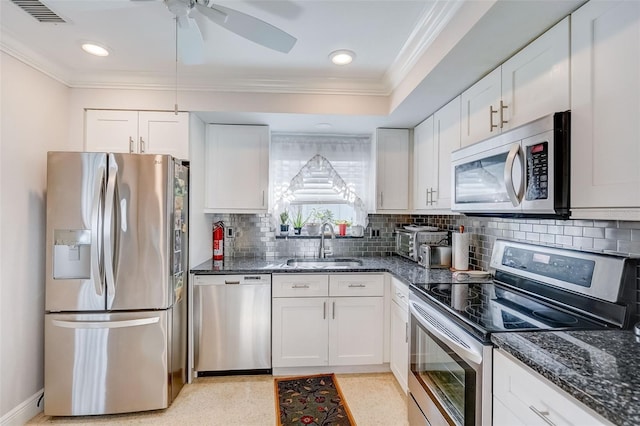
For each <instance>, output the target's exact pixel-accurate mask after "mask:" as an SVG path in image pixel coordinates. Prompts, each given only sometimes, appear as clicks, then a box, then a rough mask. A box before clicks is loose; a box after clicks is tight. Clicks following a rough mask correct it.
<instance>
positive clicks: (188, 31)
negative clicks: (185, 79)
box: [177, 16, 204, 65]
mask: <svg viewBox="0 0 640 426" xmlns="http://www.w3.org/2000/svg"><path fill="white" fill-rule="evenodd" d="M177 25H178V56H179V57H180V60H181V61H182V63H183V64H185V65H196V64H201V63H203V62H204V41H203V39H202V34H201V33H200V29H199V28H198V24H197V23H196V21H195V20H194V19H193V18H191V17H188V16H183V17H179V18H178V24H177Z"/></svg>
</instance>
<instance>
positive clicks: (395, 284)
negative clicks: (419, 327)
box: [391, 277, 409, 310]
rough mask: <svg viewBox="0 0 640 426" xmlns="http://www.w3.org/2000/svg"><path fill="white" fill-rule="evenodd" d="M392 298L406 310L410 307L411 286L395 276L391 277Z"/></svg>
mask: <svg viewBox="0 0 640 426" xmlns="http://www.w3.org/2000/svg"><path fill="white" fill-rule="evenodd" d="M391 300H392V301H394V302H396V303H397V304H398V306H400V307H401V308H403V309H404V310H408V309H409V286H408V285H407V284H405V283H403V282H402V281H400V280H399V279H397V278H395V277H391Z"/></svg>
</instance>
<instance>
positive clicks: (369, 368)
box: [273, 362, 391, 376]
mask: <svg viewBox="0 0 640 426" xmlns="http://www.w3.org/2000/svg"><path fill="white" fill-rule="evenodd" d="M390 371H391V368H389V363H388V362H387V363H384V364H374V365H346V366H338V367H336V366H334V367H330V366H321V367H279V368H273V375H274V376H301V375H305V374H329V373H338V374H350V373H388V372H390Z"/></svg>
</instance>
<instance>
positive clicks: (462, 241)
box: [451, 232, 471, 271]
mask: <svg viewBox="0 0 640 426" xmlns="http://www.w3.org/2000/svg"><path fill="white" fill-rule="evenodd" d="M470 241H471V234H469V233H459V232H455V233H453V247H452V253H451V266H453V269H455V270H457V271H466V270H467V269H469V243H470Z"/></svg>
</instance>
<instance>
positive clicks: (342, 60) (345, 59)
mask: <svg viewBox="0 0 640 426" xmlns="http://www.w3.org/2000/svg"><path fill="white" fill-rule="evenodd" d="M355 57H356V54H355V53H354V52H352V51H351V50H347V49H340V50H335V51H333V52H331V53H330V54H329V59H331V62H333V63H334V64H336V65H348V64H350V63H351V62H353V60H354V59H355Z"/></svg>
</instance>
